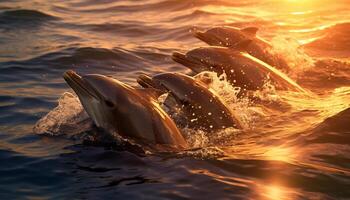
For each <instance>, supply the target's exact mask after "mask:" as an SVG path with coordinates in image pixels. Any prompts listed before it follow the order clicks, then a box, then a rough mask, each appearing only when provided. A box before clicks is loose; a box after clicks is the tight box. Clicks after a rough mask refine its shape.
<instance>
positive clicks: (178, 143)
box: [63, 70, 188, 149]
mask: <svg viewBox="0 0 350 200" xmlns="http://www.w3.org/2000/svg"><path fill="white" fill-rule="evenodd" d="M63 77H64V79H65V80H66V82H67V83H68V85H69V86H70V87H71V88H72V89H73V90H74V91H75V93H76V94H77V95H78V97H79V100H80V102H81V103H82V105H83V107H84V109H85V110H86V112H87V113H88V115H89V116H90V117H91V118H92V119H93V121H94V122H95V124H96V126H97V127H100V128H103V129H105V130H107V131H116V132H117V133H118V134H120V135H121V136H124V137H126V138H129V139H133V140H135V141H137V142H140V143H141V144H149V143H151V144H162V145H165V146H169V147H171V148H176V149H185V148H187V147H188V145H187V143H186V141H185V139H184V138H183V136H182V134H181V132H180V131H179V130H178V128H177V127H176V125H175V123H174V122H173V120H172V119H171V118H170V117H169V116H168V114H167V113H166V112H165V111H163V110H162V109H161V107H160V106H159V104H158V103H157V101H156V98H157V94H156V93H155V92H154V90H152V89H149V90H145V89H139V90H138V89H135V88H133V87H131V86H129V85H127V84H125V83H122V82H120V81H118V80H116V79H113V78H110V77H106V76H103V75H97V74H90V75H85V76H79V75H78V74H77V73H75V72H74V71H71V70H70V71H67V72H65V73H64V75H63Z"/></svg>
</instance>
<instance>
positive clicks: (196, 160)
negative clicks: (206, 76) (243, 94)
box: [0, 0, 350, 199]
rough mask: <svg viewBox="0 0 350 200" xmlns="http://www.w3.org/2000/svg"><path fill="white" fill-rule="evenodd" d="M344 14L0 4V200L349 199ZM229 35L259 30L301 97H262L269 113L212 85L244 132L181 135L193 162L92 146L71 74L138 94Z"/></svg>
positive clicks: (308, 8) (183, 155) (283, 1)
mask: <svg viewBox="0 0 350 200" xmlns="http://www.w3.org/2000/svg"><path fill="white" fill-rule="evenodd" d="M349 3H350V2H349V1H347V0H332V1H330V0H317V1H316V0H304V1H301V0H259V1H258V0H245V1H243V0H237V1H230V0H220V1H212V0H169V1H161V0H144V1H132V0H130V1H124V0H121V1H113V0H102V1H91V0H73V1H63V0H59V1H58V0H52V1H48V0H35V1H21V0H12V1H0V161H1V163H0V199H108V198H110V199H111V198H113V199H125V198H129V199H350V109H349V107H350V60H349V56H350V6H349V5H350V4H349ZM222 25H227V26H235V27H239V28H243V27H250V26H254V27H258V28H259V31H258V36H259V37H261V38H263V39H265V40H267V41H269V42H270V43H271V44H272V45H273V47H274V50H275V51H276V52H277V53H278V54H279V55H281V56H283V57H284V58H285V59H286V60H287V61H288V63H289V65H290V66H291V71H289V72H288V76H289V77H290V78H292V79H293V80H295V81H296V82H297V83H298V84H299V85H300V86H302V87H303V88H304V89H305V90H307V91H308V93H307V95H305V94H300V93H296V92H290V91H275V90H274V89H273V87H266V88H265V89H263V90H261V91H257V93H256V95H257V96H258V97H259V98H260V100H262V101H263V102H264V105H262V104H259V103H256V102H254V101H251V100H249V99H244V98H243V99H237V98H236V96H235V95H234V89H233V88H232V87H231V86H230V85H228V84H227V82H226V81H225V80H222V79H223V78H222V77H220V78H221V79H219V78H218V77H216V76H215V75H213V79H214V84H213V85H212V88H213V89H214V90H215V91H216V92H217V93H218V94H220V96H221V97H222V98H223V99H225V101H226V102H227V104H228V105H230V108H231V109H232V110H233V111H235V112H236V113H237V116H238V117H239V118H241V120H243V121H244V122H245V124H246V125H247V126H248V127H249V129H248V130H249V131H245V132H240V131H237V130H229V129H227V130H223V131H220V132H218V133H213V134H208V133H205V132H202V131H194V130H188V129H183V132H184V133H185V135H186V139H187V140H188V142H189V143H190V144H191V147H192V150H189V151H184V152H179V153H159V152H151V153H145V152H142V151H138V150H136V151H128V150H125V149H114V148H110V147H109V146H104V145H101V144H95V143H91V142H86V141H85V140H84V136H85V135H86V133H87V132H91V131H93V130H90V129H89V127H90V126H89V123H90V122H89V120H88V119H87V117H86V116H85V115H84V113H82V112H81V111H82V108H81V105H80V104H79V101H77V99H76V98H75V97H74V95H73V91H72V90H71V89H70V88H69V87H68V85H67V84H66V83H65V82H64V80H63V78H62V74H63V72H64V71H66V70H68V69H73V70H75V71H77V72H78V73H81V74H88V73H99V74H104V75H108V76H112V77H114V78H116V79H118V80H121V81H123V82H126V83H128V84H130V85H135V86H136V85H137V84H136V81H135V78H136V77H137V76H138V75H139V74H141V73H147V74H150V75H153V74H156V73H159V72H164V71H171V72H181V73H186V74H191V71H190V70H189V69H187V68H186V67H184V66H182V65H180V64H177V63H175V62H174V61H172V59H171V54H172V53H173V52H175V51H179V52H186V51H188V50H190V49H192V48H195V47H200V46H206V44H205V43H203V42H201V41H199V40H198V39H196V38H195V37H193V34H192V32H193V30H207V29H209V28H212V27H215V26H222ZM48 113H49V114H48ZM47 114H48V115H47ZM45 116H46V117H45ZM43 117H44V118H43ZM40 119H41V121H39V120H40ZM38 121H39V122H38ZM34 127H35V128H34ZM39 132H46V134H39ZM84 141H85V142H84Z"/></svg>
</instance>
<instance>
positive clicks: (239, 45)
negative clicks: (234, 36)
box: [234, 39, 252, 50]
mask: <svg viewBox="0 0 350 200" xmlns="http://www.w3.org/2000/svg"><path fill="white" fill-rule="evenodd" d="M251 42H252V40H249V39H248V40H242V41H240V42H237V43H236V44H235V45H234V48H235V49H237V50H246V49H247V47H248V45H249V44H250V43H251Z"/></svg>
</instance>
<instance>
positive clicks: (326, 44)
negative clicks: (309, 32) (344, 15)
mask: <svg viewBox="0 0 350 200" xmlns="http://www.w3.org/2000/svg"><path fill="white" fill-rule="evenodd" d="M305 47H306V48H312V49H315V50H318V51H328V52H329V53H328V55H330V56H336V55H339V56H338V57H348V56H349V55H350V22H344V23H338V24H335V25H333V26H331V27H329V28H327V29H325V30H324V31H323V36H322V37H320V38H319V39H317V40H315V41H313V42H310V43H308V44H306V45H305ZM334 51H335V52H334ZM339 52H341V53H339ZM323 55H325V53H324V52H323ZM326 55H327V54H326Z"/></svg>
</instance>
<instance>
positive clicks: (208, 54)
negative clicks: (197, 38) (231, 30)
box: [172, 46, 305, 92]
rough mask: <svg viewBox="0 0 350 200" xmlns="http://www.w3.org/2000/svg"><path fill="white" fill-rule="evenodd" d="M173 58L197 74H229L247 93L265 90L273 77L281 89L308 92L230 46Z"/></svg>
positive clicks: (281, 74)
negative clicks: (267, 82) (208, 72)
mask: <svg viewBox="0 0 350 200" xmlns="http://www.w3.org/2000/svg"><path fill="white" fill-rule="evenodd" d="M172 58H173V60H174V61H176V62H178V63H180V64H183V65H184V66H186V67H188V68H190V69H191V70H192V71H194V72H195V73H199V72H202V71H214V72H216V73H218V74H222V73H225V74H226V75H227V79H228V81H229V82H231V83H232V84H233V85H235V86H240V87H241V88H243V89H244V90H259V89H261V88H262V87H263V86H264V84H265V82H266V80H267V78H268V77H269V78H270V80H271V81H272V82H273V84H274V85H275V86H276V88H277V89H281V90H292V91H298V92H305V90H304V89H303V88H301V87H300V86H299V85H298V84H297V83H295V82H294V81H293V80H291V79H290V78H289V77H288V76H287V75H285V74H284V73H282V72H280V71H279V70H277V69H275V68H274V67H272V66H270V65H268V64H266V63H264V62H262V61H261V60H259V59H256V58H255V57H253V56H251V55H250V54H248V53H245V52H240V51H236V50H233V49H229V48H226V47H214V46H210V47H199V48H196V49H193V50H190V51H189V52H187V53H186V54H182V53H178V52H175V53H173V55H172Z"/></svg>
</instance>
